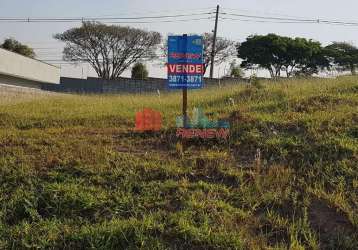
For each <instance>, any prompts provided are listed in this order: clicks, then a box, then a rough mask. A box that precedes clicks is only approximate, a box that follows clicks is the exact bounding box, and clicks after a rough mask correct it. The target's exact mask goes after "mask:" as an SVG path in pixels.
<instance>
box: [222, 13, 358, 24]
mask: <svg viewBox="0 0 358 250" xmlns="http://www.w3.org/2000/svg"><path fill="white" fill-rule="evenodd" d="M221 14H222V15H226V16H235V17H245V18H251V19H252V20H250V19H245V20H242V19H234V18H226V20H237V21H247V22H249V21H255V20H256V22H257V20H263V21H261V22H264V21H266V22H267V21H268V20H270V21H278V22H276V23H303V24H314V23H317V24H330V25H344V26H358V22H345V21H340V20H326V19H320V18H317V19H313V18H312V19H302V18H285V17H270V16H258V15H244V14H236V13H221ZM222 19H223V18H222ZM223 20H225V18H224V19H223ZM267 23H268V22H267Z"/></svg>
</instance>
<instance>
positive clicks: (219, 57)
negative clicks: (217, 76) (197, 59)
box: [203, 33, 235, 74]
mask: <svg viewBox="0 0 358 250" xmlns="http://www.w3.org/2000/svg"><path fill="white" fill-rule="evenodd" d="M213 36H214V35H213V34H212V33H204V34H203V40H204V74H205V73H206V71H207V69H208V67H209V66H210V62H211V53H212V49H213ZM234 54H235V43H234V42H233V41H231V40H229V39H226V38H223V37H217V39H216V46H215V53H214V56H215V60H214V63H215V64H216V65H219V64H221V63H223V62H225V61H227V60H228V59H229V58H230V56H232V55H234Z"/></svg>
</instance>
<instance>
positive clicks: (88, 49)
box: [54, 22, 161, 79]
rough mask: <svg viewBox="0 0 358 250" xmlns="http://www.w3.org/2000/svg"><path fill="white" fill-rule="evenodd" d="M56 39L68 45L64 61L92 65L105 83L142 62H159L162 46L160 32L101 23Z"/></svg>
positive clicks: (82, 27) (75, 29)
mask: <svg viewBox="0 0 358 250" xmlns="http://www.w3.org/2000/svg"><path fill="white" fill-rule="evenodd" d="M54 38H55V39H58V40H60V41H63V42H66V46H65V48H64V51H63V54H64V56H63V58H64V60H66V61H72V62H88V63H89V64H90V65H91V66H92V67H93V68H94V70H95V71H96V73H97V74H98V76H99V77H102V78H104V79H115V78H118V77H119V76H120V75H121V74H122V73H123V72H124V71H125V70H126V69H127V68H129V67H130V66H131V65H132V64H133V63H135V62H137V61H138V60H140V59H152V58H155V57H156V56H155V51H156V49H157V46H158V44H160V42H161V35H160V34H159V33H158V32H148V31H144V30H140V29H135V28H130V27H121V26H115V25H110V26H109V25H105V24H101V23H98V22H83V23H82V26H81V27H79V28H72V29H69V30H67V31H65V32H64V33H62V34H56V35H55V36H54Z"/></svg>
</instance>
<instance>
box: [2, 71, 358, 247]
mask: <svg viewBox="0 0 358 250" xmlns="http://www.w3.org/2000/svg"><path fill="white" fill-rule="evenodd" d="M6 96H7V98H5V97H6ZM0 97H1V99H0V249H358V234H357V232H358V199H357V197H358V78H354V77H344V78H339V79H336V80H332V79H331V80H328V79H327V80H322V79H321V80H319V79H316V80H315V79H310V80H291V81H288V82H280V83H264V85H263V88H258V87H250V86H237V87H224V88H222V89H220V90H219V89H205V90H201V91H190V93H189V102H190V106H191V107H194V106H197V107H202V108H204V109H205V111H206V112H207V113H213V115H212V116H213V119H217V118H223V119H227V120H230V122H231V139H230V141H229V142H220V141H218V142H214V141H185V142H181V141H178V140H177V139H176V138H175V128H174V127H175V117H176V116H177V115H179V114H180V101H181V98H180V94H179V93H178V94H169V95H162V96H161V97H158V96H157V95H153V96H150V95H149V96H76V95H42V94H33V93H31V94H28V93H21V94H17V95H16V97H13V98H9V97H8V94H7V93H6V92H3V93H0ZM144 107H151V108H154V109H156V110H159V111H161V112H162V113H163V117H164V128H163V131H162V132H161V133H155V134H150V133H149V134H136V133H134V132H133V127H134V116H135V112H137V111H141V109H142V108H144Z"/></svg>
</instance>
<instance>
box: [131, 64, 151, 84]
mask: <svg viewBox="0 0 358 250" xmlns="http://www.w3.org/2000/svg"><path fill="white" fill-rule="evenodd" d="M148 75H149V73H148V70H147V67H146V66H145V65H144V64H143V63H141V62H137V63H136V64H135V65H134V66H133V68H132V78H133V79H141V80H143V79H147V78H148Z"/></svg>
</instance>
